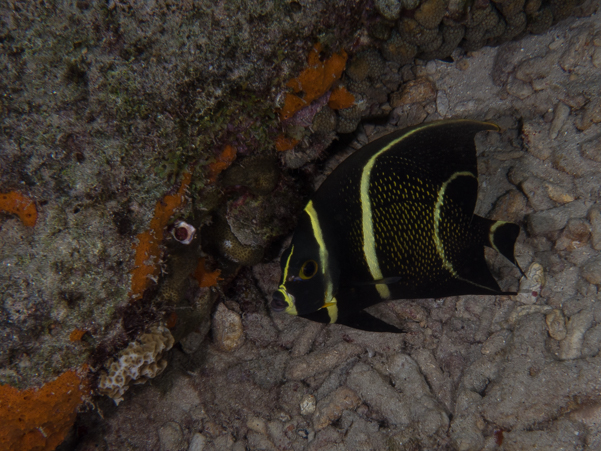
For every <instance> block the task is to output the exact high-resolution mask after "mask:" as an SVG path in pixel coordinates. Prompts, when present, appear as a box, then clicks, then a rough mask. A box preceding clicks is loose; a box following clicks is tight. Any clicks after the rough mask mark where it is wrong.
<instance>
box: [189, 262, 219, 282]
mask: <svg viewBox="0 0 601 451" xmlns="http://www.w3.org/2000/svg"><path fill="white" fill-rule="evenodd" d="M220 274H221V271H220V270H219V269H217V270H215V271H212V272H208V271H207V269H206V268H205V259H204V258H201V259H199V260H198V266H196V270H195V271H194V274H193V275H192V277H194V278H195V279H196V280H197V281H198V285H200V286H201V287H213V286H215V285H217V282H218V281H219V280H223V279H221V278H220V277H219V275H220Z"/></svg>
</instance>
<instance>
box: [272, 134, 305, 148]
mask: <svg viewBox="0 0 601 451" xmlns="http://www.w3.org/2000/svg"><path fill="white" fill-rule="evenodd" d="M299 142H300V141H299V140H298V139H294V138H289V137H287V136H286V135H284V134H283V133H281V134H279V135H278V136H277V138H276V139H275V149H276V150H277V151H279V152H284V151H286V150H290V149H294V146H296V145H297V144H298V143H299Z"/></svg>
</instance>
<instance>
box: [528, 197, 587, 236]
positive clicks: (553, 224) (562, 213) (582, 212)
mask: <svg viewBox="0 0 601 451" xmlns="http://www.w3.org/2000/svg"><path fill="white" fill-rule="evenodd" d="M586 212H587V206H586V204H585V203H584V202H582V201H574V202H570V203H568V204H566V205H562V206H561V207H556V208H551V209H549V210H545V211H539V212H536V213H532V214H530V215H528V216H527V218H526V220H527V223H528V229H529V230H530V232H531V233H532V234H534V235H540V234H543V233H548V232H553V231H556V230H561V229H563V228H564V227H565V226H566V224H567V223H568V220H569V219H570V218H583V217H584V216H586Z"/></svg>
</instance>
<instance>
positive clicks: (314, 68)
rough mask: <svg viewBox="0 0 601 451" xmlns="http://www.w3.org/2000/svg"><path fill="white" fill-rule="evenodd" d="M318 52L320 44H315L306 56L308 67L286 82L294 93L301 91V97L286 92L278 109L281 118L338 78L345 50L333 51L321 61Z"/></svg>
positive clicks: (327, 87)
mask: <svg viewBox="0 0 601 451" xmlns="http://www.w3.org/2000/svg"><path fill="white" fill-rule="evenodd" d="M320 53H321V45H320V44H317V45H315V47H313V50H311V52H310V53H309V56H308V57H307V63H308V65H309V67H307V68H306V69H305V70H303V71H302V72H301V73H300V75H299V76H298V77H296V78H293V79H292V80H290V81H288V83H287V84H286V86H288V87H289V88H292V90H293V91H294V92H295V93H296V94H298V93H300V92H302V93H303V97H302V98H301V97H299V96H297V95H295V94H290V93H288V94H286V98H285V99H284V106H283V107H282V109H281V110H280V117H281V119H282V120H286V119H289V118H291V117H292V116H293V115H294V114H295V113H296V112H297V111H299V110H300V109H301V108H303V107H304V106H306V105H309V104H310V103H311V102H313V101H314V100H315V99H318V98H319V97H321V96H322V95H324V94H325V93H326V92H327V91H328V90H329V89H330V88H331V87H332V85H333V84H334V82H335V81H337V80H338V79H340V76H341V75H342V72H343V71H344V67H345V66H346V60H347V58H348V56H347V54H346V52H345V51H344V50H342V51H341V52H340V53H334V54H333V55H332V56H331V57H330V58H328V59H327V60H325V61H323V62H322V61H321V60H320V59H319V54H320Z"/></svg>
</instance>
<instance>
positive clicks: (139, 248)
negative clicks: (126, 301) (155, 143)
mask: <svg viewBox="0 0 601 451" xmlns="http://www.w3.org/2000/svg"><path fill="white" fill-rule="evenodd" d="M191 181H192V174H191V173H190V172H186V173H185V174H184V178H183V180H182V184H181V185H180V187H179V189H178V190H177V192H176V193H175V194H167V195H166V196H164V197H163V198H162V199H161V200H159V201H158V202H157V204H156V207H155V208H154V217H153V218H152V221H150V228H149V229H148V230H147V231H145V232H142V233H139V234H138V236H137V238H138V244H137V245H135V246H134V248H135V249H136V256H135V259H134V265H135V266H134V269H133V270H132V271H131V274H132V278H131V290H130V298H131V300H132V301H135V300H136V299H138V298H140V297H142V294H143V293H144V290H146V288H148V284H149V281H150V280H151V278H154V277H157V276H158V274H159V260H160V258H161V249H160V244H161V241H163V236H164V231H165V227H167V224H168V223H169V219H170V218H171V216H172V215H173V213H174V212H175V210H176V209H178V208H180V207H181V206H182V205H183V203H184V199H185V193H186V188H187V187H188V185H189V184H190V182H191Z"/></svg>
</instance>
